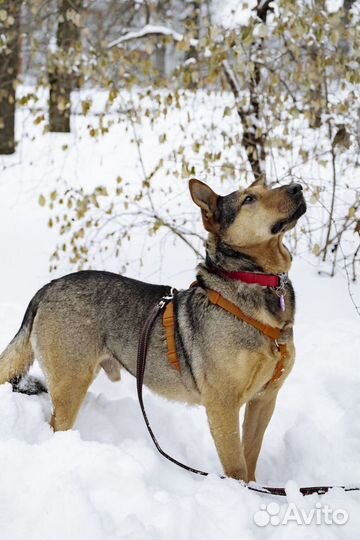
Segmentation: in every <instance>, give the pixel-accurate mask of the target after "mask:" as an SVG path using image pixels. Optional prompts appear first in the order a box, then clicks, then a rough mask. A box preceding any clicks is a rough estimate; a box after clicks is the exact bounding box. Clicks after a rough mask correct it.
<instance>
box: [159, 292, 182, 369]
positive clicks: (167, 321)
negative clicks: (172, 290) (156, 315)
mask: <svg viewBox="0 0 360 540" xmlns="http://www.w3.org/2000/svg"><path fill="white" fill-rule="evenodd" d="M163 325H164V327H165V333H166V342H167V357H168V360H169V362H170V364H171V365H172V366H173V367H174V368H175V369H177V370H178V371H180V362H179V359H178V357H177V354H176V341H175V329H176V322H175V312H174V302H169V303H168V304H166V308H165V311H164V313H163Z"/></svg>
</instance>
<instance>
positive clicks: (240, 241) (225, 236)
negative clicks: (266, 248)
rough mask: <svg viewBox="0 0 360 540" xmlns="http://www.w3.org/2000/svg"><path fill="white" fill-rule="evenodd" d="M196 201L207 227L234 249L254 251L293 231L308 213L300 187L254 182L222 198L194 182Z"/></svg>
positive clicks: (191, 189) (192, 183) (191, 183)
mask: <svg viewBox="0 0 360 540" xmlns="http://www.w3.org/2000/svg"><path fill="white" fill-rule="evenodd" d="M190 192H191V196H192V199H193V201H194V202H195V203H196V204H197V205H198V206H199V207H200V208H201V212H202V218H203V223H204V227H205V229H206V230H207V231H209V232H211V233H214V234H216V235H217V236H218V237H220V238H221V240H222V241H223V242H225V243H226V244H227V245H229V246H231V247H234V248H250V247H253V246H257V245H260V244H264V243H266V242H267V241H269V240H271V239H273V238H274V236H278V235H280V234H282V233H284V232H285V231H288V230H290V229H292V228H293V227H294V226H295V224H296V222H297V220H298V219H299V217H300V216H302V215H303V214H304V213H305V211H306V204H305V200H304V197H303V194H302V188H301V186H300V184H288V185H286V186H282V187H280V188H276V189H268V188H266V187H265V186H263V185H261V184H257V183H254V184H252V185H251V186H250V187H249V188H247V189H245V190H244V191H235V192H233V193H230V194H229V195H226V196H225V197H221V196H220V195H217V194H216V193H214V192H213V191H212V190H211V189H210V188H209V186H207V185H206V184H204V183H202V182H200V181H199V180H195V179H192V180H190Z"/></svg>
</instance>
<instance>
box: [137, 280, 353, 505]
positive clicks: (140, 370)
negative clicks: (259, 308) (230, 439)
mask: <svg viewBox="0 0 360 540" xmlns="http://www.w3.org/2000/svg"><path fill="white" fill-rule="evenodd" d="M176 292H177V291H176V290H175V289H173V288H172V289H171V291H170V294H169V295H167V296H163V297H162V298H161V300H160V301H159V302H158V303H157V304H156V305H155V306H154V307H153V308H152V310H151V312H150V314H149V316H148V318H147V319H146V321H145V324H144V326H143V328H142V331H141V335H140V339H139V346H138V354H137V369H136V387H137V395H138V400H139V404H140V409H141V412H142V415H143V417H144V420H145V424H146V427H147V429H148V432H149V434H150V437H151V439H152V441H153V443H154V444H155V446H156V448H157V450H158V452H159V453H160V454H161V455H162V456H163V457H165V458H166V459H168V460H169V461H171V462H172V463H174V464H175V465H177V466H178V467H181V468H182V469H185V470H186V471H189V472H192V473H194V474H199V475H201V476H208V475H209V474H210V473H208V472H205V471H201V470H200V469H195V468H193V467H189V466H188V465H185V463H182V462H181V461H178V460H177V459H175V458H173V457H172V456H170V455H169V454H167V453H166V452H165V451H164V450H163V449H162V448H161V446H160V444H159V442H158V440H157V438H156V437H155V434H154V432H153V430H152V428H151V426H150V422H149V419H148V416H147V414H146V410H145V406H144V400H143V383H144V375H145V367H146V357H147V352H148V348H149V343H150V337H151V331H152V328H153V326H154V323H155V321H156V319H157V317H158V315H159V314H160V313H161V312H162V311H163V309H164V308H165V307H166V305H167V304H168V303H169V302H171V301H172V300H173V298H174V295H175V294H176ZM220 478H221V479H226V478H228V477H227V476H220ZM239 483H240V484H241V485H242V486H243V487H245V488H246V489H249V490H250V491H256V492H257V493H264V494H267V495H278V496H281V497H286V491H285V488H283V487H272V486H261V485H256V484H255V483H252V484H247V483H246V482H243V481H242V480H239ZM333 488H341V489H343V490H344V491H360V487H358V486H353V487H352V486H309V487H300V488H299V491H300V493H302V494H303V495H312V494H313V493H317V494H318V495H323V494H324V493H327V492H328V491H329V490H330V489H333Z"/></svg>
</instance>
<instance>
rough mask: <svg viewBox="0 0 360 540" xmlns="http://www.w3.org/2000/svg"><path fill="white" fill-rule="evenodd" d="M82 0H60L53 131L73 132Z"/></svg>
mask: <svg viewBox="0 0 360 540" xmlns="http://www.w3.org/2000/svg"><path fill="white" fill-rule="evenodd" d="M81 8H82V0H59V22H58V28H57V34H56V44H57V51H56V53H55V55H54V56H53V62H52V63H51V65H50V66H49V84H50V98H49V127H50V131H53V132H62V133H69V132H70V115H71V90H73V88H74V86H75V82H76V77H75V74H74V71H73V64H72V58H73V55H74V53H75V52H76V50H77V48H78V47H79V44H80V29H79V24H78V22H77V17H78V14H79V12H80V10H81Z"/></svg>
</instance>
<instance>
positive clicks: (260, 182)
mask: <svg viewBox="0 0 360 540" xmlns="http://www.w3.org/2000/svg"><path fill="white" fill-rule="evenodd" d="M255 186H262V187H266V182H265V178H264V176H263V175H261V176H260V178H258V179H257V180H254V182H253V183H252V184H250V186H249V187H255Z"/></svg>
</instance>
